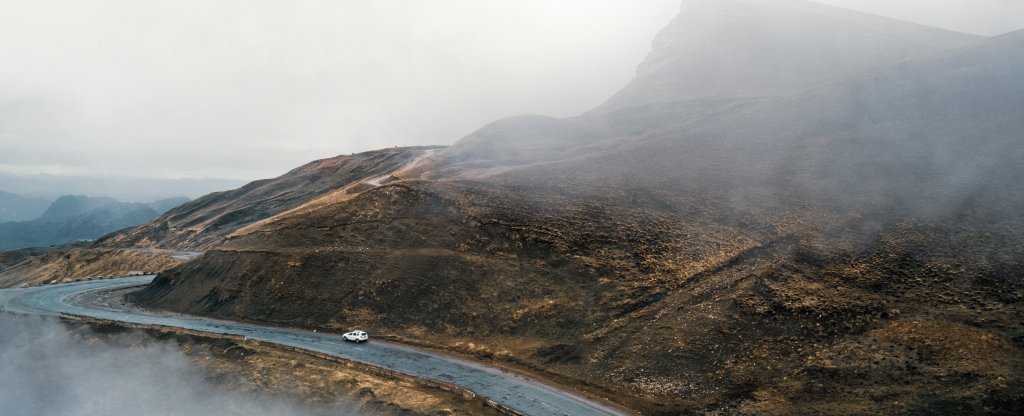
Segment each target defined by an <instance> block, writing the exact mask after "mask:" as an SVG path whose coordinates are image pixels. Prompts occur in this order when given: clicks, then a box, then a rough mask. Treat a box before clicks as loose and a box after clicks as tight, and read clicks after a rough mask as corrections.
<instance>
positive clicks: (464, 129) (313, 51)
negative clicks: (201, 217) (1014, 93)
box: [0, 0, 1024, 188]
mask: <svg viewBox="0 0 1024 416" xmlns="http://www.w3.org/2000/svg"><path fill="white" fill-rule="evenodd" d="M823 2H825V3H830V4H835V5H840V6H844V7H848V8H855V9H860V10H865V11H869V12H874V13H877V14H883V15H887V16H892V17H897V18H901V19H904V20H911V21H915V22H919V23H925V24H932V25H936V26H942V27H947V28H951V29H957V30H962V31H968V32H973V33H979V34H999V33H1003V32H1007V31H1011V30H1015V29H1019V28H1024V1H1020V0H899V1H892V0H827V1H823ZM679 3H680V0H643V1H638V0H557V1H554V0H505V1H499V0H487V1H480V0H430V1H419V0H373V1H368V0H358V1H356V0H324V1H298V2H295V1H290V0H289V1H259V2H256V1H252V0H238V1H210V0H198V1H181V0H174V1H140V0H124V1H89V2H79V1H46V0H42V1H40V0H33V1H24V0H0V59H2V61H3V63H2V64H0V174H2V173H17V174H36V173H51V174H81V175H134V176H144V177H154V178H181V177H186V178H205V177H218V178H233V179H246V180H249V179H256V178H262V177H270V176H276V175H278V174H281V173H283V172H284V171H287V170H288V169H291V168H293V167H296V166H298V165H300V164H302V163H305V162H308V161H310V160H313V159H317V158H323V157H329V156H333V155H337V154H344V153H351V152H358V151H364V150H370V149H375V148H381V147H388V146H395V145H415V144H450V143H452V142H454V141H456V140H458V139H459V138H460V137H462V136H463V135H465V134H467V133H469V132H471V131H472V130H474V129H476V128H477V127H480V126H481V125H483V124H485V123H487V122H489V121H493V120H495V119H498V118H501V117H506V116H511V115H516V114H523V113H538V114H546V115H553V116H569V115H575V114H578V113H581V112H583V111H585V110H587V109H589V108H591V107H593V106H595V105H597V104H599V103H600V102H602V101H603V100H604V99H605V98H607V97H608V96H610V95H611V94H613V93H614V92H615V91H616V90H618V89H619V88H620V87H622V86H623V85H624V84H625V83H626V82H627V81H628V80H629V78H630V77H631V76H632V74H633V72H634V69H635V67H636V65H637V64H638V63H639V62H640V61H641V60H642V59H643V56H644V55H645V54H646V53H647V52H648V51H649V45H650V41H651V39H652V38H653V37H654V34H655V33H656V32H657V31H658V29H660V28H661V27H662V26H664V25H665V24H667V23H668V21H669V20H671V19H672V18H673V17H674V15H675V14H676V12H677V11H678V8H679ZM2 185H3V184H0V188H2Z"/></svg>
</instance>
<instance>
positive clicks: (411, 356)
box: [0, 276, 626, 416]
mask: <svg viewBox="0 0 1024 416" xmlns="http://www.w3.org/2000/svg"><path fill="white" fill-rule="evenodd" d="M152 279H153V276H135V277H125V278H120V279H109V280H95V281H88V282H79V283H67V284H61V285H51V286H39V287H32V288H19V289H0V310H4V311H7V312H13V313H19V314H30V315H43V316H77V317H88V318H94V319H101V320H108V321H118V322H124V323H129V324H140V325H160V326H167V327H176V328H182V329H187V330H193V331H200V332H206V333H213V334H222V335H237V336H243V337H247V338H249V339H252V340H257V341H266V342H272V343H276V344H280V345H286V346H290V347H296V348H301V349H304V350H309V351H313V352H318V353H323V354H329V355H332V356H336V357H339V358H342V359H346V360H351V361H355V362H360V363H364V364H368V365H372V366H376V367H381V368H385V369H388V370H392V371H397V372H401V373H405V374H408V375H411V376H415V377H419V378H425V379H432V380H439V381H443V382H448V383H452V384H455V385H457V386H460V387H462V388H465V389H468V390H470V391H472V392H474V393H475V394H476V395H477V396H478V397H481V398H484V399H485V400H491V401H493V402H495V403H498V404H500V405H503V406H505V407H507V408H509V409H512V410H514V411H516V412H518V413H520V414H523V415H530V416H533V415H537V416H547V415H559V416H564V415H617V416H619V415H625V414H626V413H623V412H621V411H619V410H616V409H614V408H611V407H608V406H605V405H603V404H600V403H597V402H595V401H592V400H589V399H586V398H584V397H582V396H580V395H577V394H574V393H571V392H567V391H563V390H559V389H556V388H554V387H551V386H548V385H545V384H542V383H540V382H538V381H536V380H532V379H530V378H527V377H524V376H521V375H518V374H513V373H509V372H506V371H503V370H500V369H496V368H492V367H487V366H484V365H482V364H478V363H474V362H471V361H467V360H463V359H460V358H457V357H453V356H449V355H446V354H441V353H437V352H433V351H427V350H423V349H419V348H413V347H409V346H405V345H399V344H395V343H391V342H383V341H375V340H372V339H371V341H370V342H367V343H363V344H350V343H346V342H344V341H342V339H341V336H339V335H334V334H326V333H314V332H309V331H302V330H297V329H288V328H278V327H271V326H263V325H255V324H247V323H239V322H232V321H225V320H217V319H209V318H203V317H198V316H191V315H182V314H172V313H163V312H151V311H145V310H139V309H136V308H131V307H129V306H126V305H124V304H122V303H120V302H116V301H111V298H113V297H114V296H113V295H111V296H102V294H104V293H111V292H115V291H123V290H125V289H129V288H133V287H138V286H143V285H146V284H148V283H149V282H150V281H151V280H152ZM371 336H372V333H371Z"/></svg>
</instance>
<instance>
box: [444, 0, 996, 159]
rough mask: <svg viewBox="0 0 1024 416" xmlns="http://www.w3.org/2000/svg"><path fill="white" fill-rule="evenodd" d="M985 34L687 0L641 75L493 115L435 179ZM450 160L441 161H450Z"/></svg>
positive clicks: (846, 14)
mask: <svg viewBox="0 0 1024 416" xmlns="http://www.w3.org/2000/svg"><path fill="white" fill-rule="evenodd" d="M982 39H984V38H982V37H980V36H974V35H967V34H963V33H957V32H952V31H948V30H942V29H936V28H931V27H927V26H921V25H914V24H909V23H906V22H900V21H896V20H892V19H888V18H884V17H880V16H874V15H870V14H865V13H860V12H855V11H850V10H845V9H841V8H836V7H831V6H825V5H821V4H816V3H811V2H805V1H799V0H686V1H684V2H683V8H682V11H681V12H680V14H679V16H678V17H677V18H676V19H674V20H673V21H672V22H671V23H670V24H669V26H668V27H666V28H665V29H663V30H662V31H661V32H660V33H659V34H658V35H657V37H656V39H655V41H654V43H653V45H652V51H651V53H650V55H648V57H647V58H646V59H645V60H644V62H643V63H642V64H641V65H640V67H639V68H638V69H637V73H636V76H635V77H634V79H633V80H632V81H631V82H630V83H629V84H628V85H627V86H626V87H625V88H623V89H622V90H621V91H620V92H619V93H617V94H616V95H614V96H613V97H612V98H610V99H609V100H608V101H607V102H605V103H604V104H602V105H601V106H599V107H597V108H596V109H594V110H592V111H590V112H588V113H587V114H584V115H582V116H580V117H576V118H572V119H555V118H550V117H543V116H521V117H514V118H510V119H507V120H501V121H498V122H495V123H492V124H490V125H488V126H485V127H484V128H482V129H480V130H479V131H477V132H475V133H473V134H472V135H470V136H469V137H467V138H465V139H463V140H461V141H459V142H458V143H456V144H455V145H453V146H452V147H451V148H450V149H448V150H446V151H445V152H442V153H441V154H440V155H439V156H440V157H439V158H436V159H435V162H437V163H435V164H434V167H435V169H434V172H433V174H432V176H431V178H437V177H449V176H453V175H477V174H486V173H487V170H488V169H495V168H500V167H507V166H519V165H529V164H532V163H535V162H538V161H541V158H536V157H533V156H534V155H540V154H542V155H544V158H543V160H546V161H550V160H552V159H553V158H554V159H567V158H572V157H580V156H581V155H586V154H591V153H593V152H595V151H597V152H600V151H602V149H604V148H606V147H608V146H610V145H614V144H615V143H617V142H620V141H623V140H629V139H630V138H633V137H636V136H638V135H642V134H644V133H646V132H648V131H650V130H653V129H660V128H664V127H665V126H666V125H670V124H678V123H681V122H684V121H686V120H690V119H693V118H699V117H703V116H707V115H709V114H715V113H717V112H719V111H722V110H725V109H730V108H746V107H747V106H750V105H754V104H756V103H759V102H761V101H764V100H766V99H769V98H771V97H779V96H785V95H791V94H795V93H799V92H801V91H804V90H807V89H810V88H814V87H818V86H823V85H827V84H829V83H832V82H836V81H839V80H843V79H847V78H849V77H852V76H855V75H858V74H860V73H861V72H863V71H867V70H869V69H871V68H875V67H879V66H882V65H886V64H892V63H896V62H901V61H905V60H907V59H911V58H914V57H922V56H928V55H932V54H935V53H938V52H942V51H949V50H955V49H960V48H964V47H967V46H969V45H972V44H975V43H976V42H979V41H981V40H982ZM442 167H443V169H442Z"/></svg>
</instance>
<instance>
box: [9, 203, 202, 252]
mask: <svg viewBox="0 0 1024 416" xmlns="http://www.w3.org/2000/svg"><path fill="white" fill-rule="evenodd" d="M8 195H13V196H11V197H8ZM2 196H3V197H4V198H5V199H4V200H2V201H0V207H4V208H2V209H5V210H8V211H13V210H14V208H7V207H15V208H22V207H25V206H26V204H25V203H24V201H34V199H32V198H25V197H20V196H17V195H14V194H10V193H5V194H3V195H2ZM185 202H188V198H184V197H180V198H168V199H162V200H159V201H155V202H152V203H148V204H142V203H125V202H120V201H117V200H115V199H113V198H105V197H99V198H92V197H86V196H81V195H66V196H62V197H60V198H57V200H56V201H53V202H52V203H49V205H48V206H47V207H46V208H45V211H42V213H41V214H35V215H33V214H32V212H33V211H32V210H29V209H22V210H21V211H20V212H21V213H22V216H21V218H30V217H34V219H32V220H29V221H12V222H2V223H0V250H11V249H18V248H26V247H42V246H49V245H53V244H62V243H68V242H73V241H78V240H91V239H95V238H98V237H100V236H103V235H105V234H107V233H110V232H112V231H117V230H120V229H122V228H126V227H131V226H135V225H139V224H142V223H144V222H146V221H149V220H151V219H153V218H155V217H157V216H159V215H160V214H162V213H164V212H166V211H167V210H169V209H171V208H173V207H175V206H178V205H181V204H182V203H185ZM38 206H39V204H37V205H36V206H34V207H33V208H38Z"/></svg>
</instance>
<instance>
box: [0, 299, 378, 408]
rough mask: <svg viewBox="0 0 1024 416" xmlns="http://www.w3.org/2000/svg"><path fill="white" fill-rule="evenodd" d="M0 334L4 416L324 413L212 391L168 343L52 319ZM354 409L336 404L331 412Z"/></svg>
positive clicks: (0, 323)
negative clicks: (80, 330)
mask: <svg viewBox="0 0 1024 416" xmlns="http://www.w3.org/2000/svg"><path fill="white" fill-rule="evenodd" d="M0 334H3V337H0V415H4V416H37V415H63V416H117V415H131V416H150V415H152V416H166V415H225V416H233V415H238V416H242V415H245V416H262V415H267V416H269V415H275V416H282V415H296V416H298V415H303V416H306V415H309V416H318V415H320V414H328V413H324V412H323V411H314V410H311V409H307V408H304V407H303V406H300V405H298V404H295V403H288V402H284V401H280V400H272V399H269V398H264V397H254V396H253V395H250V394H243V393H239V392H234V391H230V390H227V389H226V388H224V387H221V386H217V385H215V384H213V383H212V382H210V381H208V380H207V379H206V378H205V374H204V373H203V370H202V369H200V368H199V367H198V366H196V365H195V364H194V363H193V362H191V361H190V360H189V358H188V357H186V356H185V355H184V354H183V353H182V352H181V351H180V350H179V349H177V348H176V347H175V346H174V345H173V344H168V343H160V342H156V341H155V340H153V339H151V338H148V337H146V336H144V335H139V334H123V335H116V336H113V337H104V338H102V339H94V338H88V337H80V336H77V335H75V334H73V333H71V332H70V331H69V330H68V329H67V328H66V327H64V326H63V325H61V324H59V323H57V322H54V321H46V320H41V319H34V318H33V319H22V318H12V317H0ZM356 408H357V406H355V405H346V404H343V403H339V404H338V405H337V406H336V407H334V408H332V409H331V412H330V413H329V414H332V415H337V414H357V413H356V411H355V409H356ZM358 414H365V413H363V412H359V413H358Z"/></svg>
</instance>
